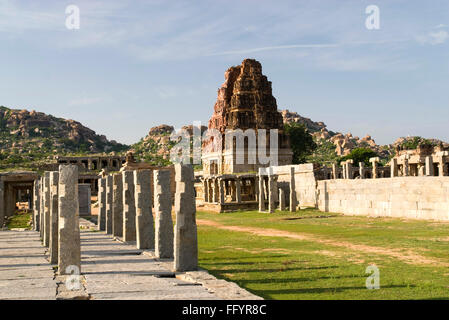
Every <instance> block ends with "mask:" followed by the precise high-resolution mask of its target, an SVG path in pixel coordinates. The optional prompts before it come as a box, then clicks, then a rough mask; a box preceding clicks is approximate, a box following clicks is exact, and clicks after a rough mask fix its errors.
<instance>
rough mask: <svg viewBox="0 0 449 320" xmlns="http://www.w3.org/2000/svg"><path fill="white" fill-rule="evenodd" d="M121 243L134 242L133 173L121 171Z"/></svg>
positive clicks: (134, 206)
mask: <svg viewBox="0 0 449 320" xmlns="http://www.w3.org/2000/svg"><path fill="white" fill-rule="evenodd" d="M122 175H123V177H122V179H123V241H136V205H135V198H134V172H133V171H123V172H122Z"/></svg>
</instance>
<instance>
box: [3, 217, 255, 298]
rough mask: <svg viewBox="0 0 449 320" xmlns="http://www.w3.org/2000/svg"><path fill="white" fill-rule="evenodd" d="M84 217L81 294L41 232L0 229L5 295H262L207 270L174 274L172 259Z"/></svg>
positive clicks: (56, 296)
mask: <svg viewBox="0 0 449 320" xmlns="http://www.w3.org/2000/svg"><path fill="white" fill-rule="evenodd" d="M80 220H81V221H82V222H83V223H81V225H82V231H81V255H82V258H81V273H82V283H83V289H84V290H81V291H83V292H80V293H81V294H80V295H78V293H77V292H68V291H67V288H65V285H64V283H65V280H64V278H63V277H61V276H55V272H54V269H53V266H52V265H50V264H49V262H48V258H47V255H46V248H44V247H43V246H42V245H41V242H40V239H39V233H38V232H34V231H0V299H49V300H54V299H70V298H71V299H73V298H78V299H80V298H81V299H86V298H88V299H95V300H101V299H107V300H114V299H133V300H137V299H165V300H172V299H189V300H190V299H191V300H202V299H209V300H215V299H260V298H259V297H257V296H255V295H253V294H251V293H249V292H248V291H246V290H244V289H242V288H240V287H239V286H237V285H236V284H235V283H232V282H227V281H225V280H219V279H216V278H215V277H213V276H212V275H210V274H209V273H207V271H204V270H203V271H201V270H200V271H195V272H187V273H178V274H175V273H174V272H172V271H171V268H172V265H173V261H172V260H164V259H161V260H159V259H156V258H155V257H154V253H153V251H148V250H145V251H142V250H137V249H136V248H135V245H134V244H126V243H123V242H120V241H117V240H115V239H113V237H112V236H110V235H107V234H105V233H104V232H92V231H91V230H92V228H91V226H90V225H89V223H88V222H87V221H86V220H84V219H80ZM83 220H84V221H83Z"/></svg>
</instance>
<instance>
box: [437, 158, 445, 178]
mask: <svg viewBox="0 0 449 320" xmlns="http://www.w3.org/2000/svg"><path fill="white" fill-rule="evenodd" d="M445 169H446V165H445V164H444V161H443V159H441V160H440V162H439V163H438V175H439V176H440V177H444V176H445V175H446V170H445Z"/></svg>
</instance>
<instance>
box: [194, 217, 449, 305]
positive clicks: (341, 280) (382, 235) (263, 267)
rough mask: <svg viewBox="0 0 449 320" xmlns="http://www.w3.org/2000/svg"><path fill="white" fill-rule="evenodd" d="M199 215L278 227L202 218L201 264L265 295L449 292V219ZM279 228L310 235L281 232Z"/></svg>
mask: <svg viewBox="0 0 449 320" xmlns="http://www.w3.org/2000/svg"><path fill="white" fill-rule="evenodd" d="M197 219H198V220H199V221H200V220H209V221H214V222H216V223H218V224H220V225H224V226H240V227H256V228H260V229H262V230H266V229H274V232H272V236H261V235H255V234H252V233H250V232H242V231H230V230H223V229H220V228H218V227H216V226H206V225H202V224H201V223H200V224H199V226H198V237H199V238H198V241H199V263H200V266H201V267H202V268H205V269H207V270H209V271H210V272H211V273H212V274H214V275H215V276H217V277H218V278H222V279H226V280H231V281H234V282H236V283H237V284H238V285H240V286H241V287H243V288H246V289H247V290H249V291H251V292H253V293H254V294H257V295H259V296H262V297H264V298H266V299H448V298H449V223H443V222H432V221H414V220H404V219H395V218H369V217H351V216H343V215H339V214H330V213H322V212H319V211H316V210H302V211H300V212H297V213H294V214H291V213H289V212H276V213H274V214H269V213H259V212H254V211H246V212H234V213H222V214H216V213H206V212H198V213H197ZM276 230H279V232H283V231H287V232H289V233H291V234H295V235H296V234H297V235H305V236H306V239H305V240H304V239H302V240H298V239H292V238H286V237H283V236H276ZM351 245H356V246H354V247H353V246H351ZM365 248H366V250H365ZM391 252H394V254H390V253H391ZM398 256H399V258H398ZM401 256H404V257H409V258H408V259H401V258H400V257H401ZM410 257H411V258H410ZM415 258H416V259H415ZM429 261H430V262H429ZM371 264H375V265H376V266H377V267H378V268H379V271H380V289H379V290H368V289H366V286H365V282H366V279H367V277H368V276H369V274H366V273H365V270H366V267H367V266H369V265H371Z"/></svg>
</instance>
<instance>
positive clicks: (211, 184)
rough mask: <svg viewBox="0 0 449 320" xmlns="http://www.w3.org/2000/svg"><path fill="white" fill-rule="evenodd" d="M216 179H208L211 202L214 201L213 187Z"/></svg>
mask: <svg viewBox="0 0 449 320" xmlns="http://www.w3.org/2000/svg"><path fill="white" fill-rule="evenodd" d="M213 183H214V180H212V179H207V187H208V189H209V201H208V202H210V203H212V202H214V189H213Z"/></svg>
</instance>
